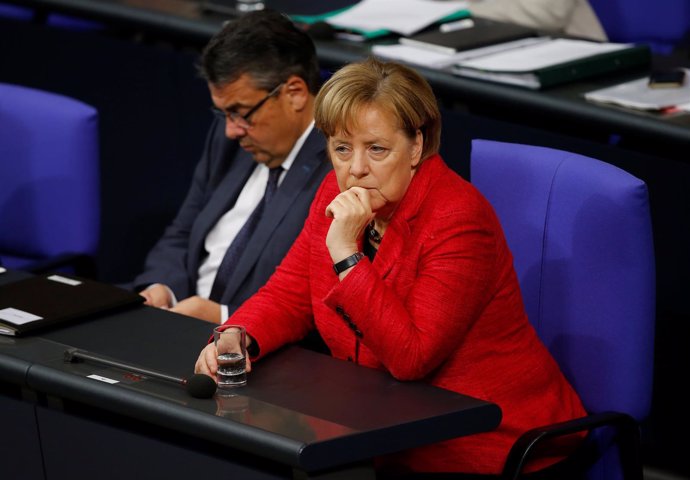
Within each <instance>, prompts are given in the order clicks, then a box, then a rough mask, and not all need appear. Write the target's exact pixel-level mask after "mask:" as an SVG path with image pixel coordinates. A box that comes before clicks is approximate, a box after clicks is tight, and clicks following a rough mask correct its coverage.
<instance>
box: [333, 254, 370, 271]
mask: <svg viewBox="0 0 690 480" xmlns="http://www.w3.org/2000/svg"><path fill="white" fill-rule="evenodd" d="M363 258H364V254H363V253H362V252H356V253H353V254H352V255H350V256H349V257H347V258H346V259H345V260H341V261H339V262H338V263H336V264H335V265H333V270H335V274H336V275H340V274H341V273H343V272H344V271H345V270H347V269H348V268H350V267H354V266H355V265H357V262H359V261H360V260H361V259H363Z"/></svg>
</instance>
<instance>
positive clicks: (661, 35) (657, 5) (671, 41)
mask: <svg viewBox="0 0 690 480" xmlns="http://www.w3.org/2000/svg"><path fill="white" fill-rule="evenodd" d="M590 3H591V5H592V8H593V9H594V11H595V12H596V14H597V16H598V17H599V20H600V21H601V24H602V26H603V27H604V30H605V31H606V34H607V35H608V37H609V40H610V41H612V42H634V43H646V44H649V45H650V47H651V48H652V50H653V51H654V52H656V53H661V54H668V53H671V51H673V49H674V47H675V46H677V45H678V43H679V42H680V41H681V39H683V37H684V36H685V35H687V34H688V33H689V32H690V2H689V1H688V0H654V1H641V0H635V1H629V0H590Z"/></svg>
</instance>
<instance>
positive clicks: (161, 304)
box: [139, 283, 172, 308]
mask: <svg viewBox="0 0 690 480" xmlns="http://www.w3.org/2000/svg"><path fill="white" fill-rule="evenodd" d="M139 295H141V296H142V297H144V298H145V299H146V301H145V302H144V305H150V306H152V307H158V308H168V307H169V306H170V305H171V304H172V298H171V297H170V290H168V287H166V286H165V285H163V284H161V283H156V284H153V285H151V286H150V287H148V288H146V289H144V290H142V291H141V292H139Z"/></svg>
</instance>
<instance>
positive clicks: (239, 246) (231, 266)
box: [208, 167, 283, 302]
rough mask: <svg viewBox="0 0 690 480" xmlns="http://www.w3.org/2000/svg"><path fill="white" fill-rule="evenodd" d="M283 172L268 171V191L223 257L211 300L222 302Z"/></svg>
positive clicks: (277, 169) (280, 168)
mask: <svg viewBox="0 0 690 480" xmlns="http://www.w3.org/2000/svg"><path fill="white" fill-rule="evenodd" d="M282 171H283V167H275V168H271V169H270V170H269V171H268V181H267V182H266V191H265V192H264V196H263V198H262V199H261V200H260V201H259V204H258V205H257V206H256V208H255V209H254V211H253V212H252V214H251V215H249V218H247V221H246V222H245V223H244V225H243V226H242V228H241V229H240V231H239V232H237V236H236V237H235V239H234V240H233V241H232V243H231V244H230V246H229V247H228V249H227V251H226V252H225V256H224V257H223V261H222V262H220V266H219V267H218V272H216V278H215V280H214V281H213V286H212V287H211V294H210V295H209V297H208V298H209V299H210V300H213V301H214V302H220V299H221V297H222V296H223V292H224V291H225V287H226V286H227V284H228V280H229V279H230V277H231V275H232V272H233V271H234V270H235V266H236V265H237V263H238V262H239V261H240V257H241V256H242V254H243V253H244V250H245V248H246V247H247V244H248V243H249V239H250V238H251V236H252V234H253V233H254V230H256V226H257V225H258V224H259V220H261V215H262V214H263V210H264V205H266V204H267V203H268V202H270V201H271V198H272V197H273V194H274V193H275V191H276V189H277V188H278V179H279V178H280V174H281V172H282Z"/></svg>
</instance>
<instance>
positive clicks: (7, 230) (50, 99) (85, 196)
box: [0, 83, 100, 274]
mask: <svg viewBox="0 0 690 480" xmlns="http://www.w3.org/2000/svg"><path fill="white" fill-rule="evenodd" d="M99 171H100V169H99V134H98V114H97V112H96V110H95V109H94V108H92V107H91V106H89V105H86V104H84V103H83V102H80V101H78V100H75V99H72V98H68V97H65V96H62V95H57V94H54V93H50V92H45V91H40V90H36V89H32V88H27V87H22V86H18V85H9V84H1V83H0V186H1V188H0V258H1V259H2V263H3V265H4V266H6V267H9V268H13V269H21V270H31V271H45V270H47V269H55V268H62V267H65V266H66V265H69V268H70V269H71V271H73V272H74V273H85V274H86V273H93V264H94V262H93V258H94V256H95V255H96V252H97V248H98V240H99V222H100V176H99ZM89 263H90V264H91V267H87V265H88V264H89ZM77 270H80V271H79V272H78V271H77Z"/></svg>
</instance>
